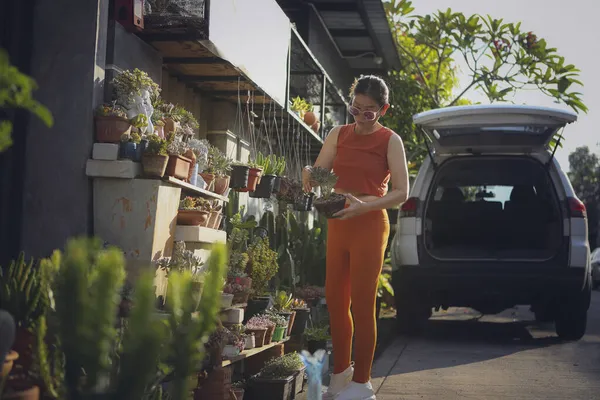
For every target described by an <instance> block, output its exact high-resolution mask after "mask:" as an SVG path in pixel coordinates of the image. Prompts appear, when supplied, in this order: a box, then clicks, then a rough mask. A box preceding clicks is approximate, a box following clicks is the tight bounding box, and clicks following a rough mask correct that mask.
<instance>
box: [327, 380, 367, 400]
mask: <svg viewBox="0 0 600 400" xmlns="http://www.w3.org/2000/svg"><path fill="white" fill-rule="evenodd" d="M335 400H375V392H374V391H373V385H371V382H367V383H357V382H354V381H352V382H350V384H348V386H346V388H345V389H344V390H342V391H341V392H340V393H339V394H338V396H337V397H336V398H335Z"/></svg>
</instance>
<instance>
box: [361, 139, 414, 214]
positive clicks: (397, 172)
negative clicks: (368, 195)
mask: <svg viewBox="0 0 600 400" xmlns="http://www.w3.org/2000/svg"><path fill="white" fill-rule="evenodd" d="M387 159H388V165H389V167H390V174H391V179H390V180H391V182H392V190H390V191H389V192H388V193H387V194H386V195H385V196H383V197H382V198H380V199H377V200H374V201H370V202H368V203H365V208H366V209H367V211H374V210H385V209H388V208H391V207H395V206H397V205H399V204H402V203H404V202H405V201H406V199H407V198H408V191H409V188H408V185H409V184H408V168H407V166H406V153H405V152H404V144H403V143H402V139H401V138H400V136H399V135H397V134H393V135H392V136H391V137H390V142H389V145H388V151H387Z"/></svg>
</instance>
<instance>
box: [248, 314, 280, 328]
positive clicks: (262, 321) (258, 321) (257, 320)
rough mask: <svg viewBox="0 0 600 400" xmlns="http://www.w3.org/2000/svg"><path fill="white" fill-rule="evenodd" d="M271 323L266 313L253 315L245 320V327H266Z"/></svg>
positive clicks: (271, 324)
mask: <svg viewBox="0 0 600 400" xmlns="http://www.w3.org/2000/svg"><path fill="white" fill-rule="evenodd" d="M273 325H274V324H273V322H271V320H270V319H269V318H268V317H267V316H266V315H254V316H253V317H251V318H250V319H249V320H248V322H246V329H266V328H268V327H270V326H273Z"/></svg>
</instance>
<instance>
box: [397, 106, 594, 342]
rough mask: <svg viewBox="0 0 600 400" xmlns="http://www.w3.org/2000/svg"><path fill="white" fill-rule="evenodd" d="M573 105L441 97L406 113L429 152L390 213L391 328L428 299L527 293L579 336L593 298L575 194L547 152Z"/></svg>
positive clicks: (482, 303) (559, 327) (542, 315)
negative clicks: (451, 103)
mask: <svg viewBox="0 0 600 400" xmlns="http://www.w3.org/2000/svg"><path fill="white" fill-rule="evenodd" d="M576 120H577V115H576V114H574V113H571V112H568V111H561V110H556V109H551V108H543V107H530V106H516V105H477V106H461V107H448V108H443V109H437V110H431V111H427V112H424V113H421V114H417V115H415V116H414V122H415V124H416V125H417V126H418V127H419V128H420V129H421V130H422V132H423V133H424V134H425V135H427V136H428V138H429V140H426V142H427V143H428V144H429V145H428V151H429V156H430V157H428V158H427V159H426V161H425V162H424V163H423V165H422V167H421V169H420V171H419V173H418V175H417V177H416V180H415V182H414V184H413V186H412V190H411V194H410V197H409V199H408V200H407V201H406V202H405V203H404V204H403V205H402V207H401V209H400V212H399V214H398V228H397V232H396V235H395V237H394V239H393V243H392V264H393V268H394V272H393V277H392V279H393V286H394V290H395V295H396V307H397V311H398V314H397V319H398V324H399V329H401V331H402V332H404V333H416V332H417V331H418V330H419V329H420V328H421V327H422V326H423V322H425V321H426V320H427V319H428V318H429V317H430V316H431V312H432V308H435V309H436V310H439V308H442V309H447V308H448V307H471V308H474V309H476V310H478V311H479V312H481V313H483V314H496V313H498V312H501V311H502V310H505V309H507V308H510V307H513V306H515V305H518V304H519V305H523V304H529V305H531V308H532V311H534V312H535V315H536V318H537V319H538V320H540V321H544V322H549V321H555V323H556V332H557V334H558V335H559V336H560V337H561V338H564V339H569V340H579V339H580V338H581V337H582V336H583V335H584V334H585V330H586V324H587V310H588V308H589V305H590V297H591V286H592V282H591V273H590V249H589V244H588V239H587V233H588V232H587V217H586V210H585V206H584V205H583V203H582V202H581V201H580V200H579V199H578V198H577V196H576V195H575V193H574V192H573V188H572V186H571V183H570V182H569V179H568V178H567V176H566V174H565V173H564V172H563V171H562V170H561V168H560V166H559V164H558V162H557V161H556V159H555V158H554V151H551V150H550V148H551V147H552V146H553V147H554V150H555V149H556V146H557V145H558V144H559V143H560V140H558V143H555V141H554V140H553V138H554V137H556V134H557V133H558V132H559V131H561V130H562V129H563V127H564V126H565V125H567V124H568V123H571V122H574V121H576Z"/></svg>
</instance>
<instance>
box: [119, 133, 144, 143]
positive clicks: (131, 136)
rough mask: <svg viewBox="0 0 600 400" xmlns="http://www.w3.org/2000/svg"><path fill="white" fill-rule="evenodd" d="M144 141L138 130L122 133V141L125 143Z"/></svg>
mask: <svg viewBox="0 0 600 400" xmlns="http://www.w3.org/2000/svg"><path fill="white" fill-rule="evenodd" d="M141 141H142V137H141V136H140V135H139V133H136V132H131V133H124V134H122V135H121V142H123V143H127V142H130V143H136V144H137V143H140V142H141Z"/></svg>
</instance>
